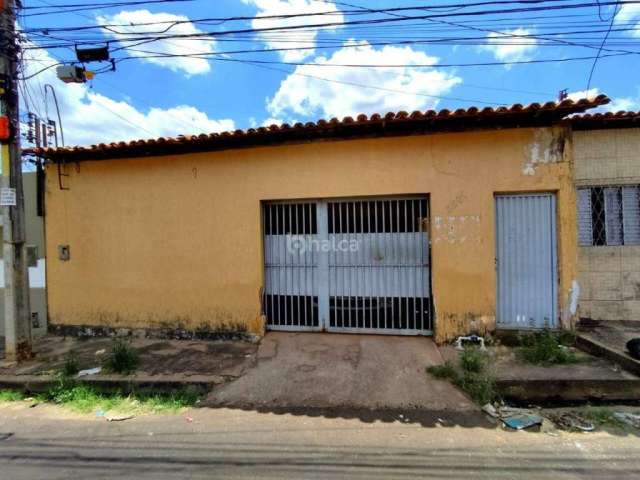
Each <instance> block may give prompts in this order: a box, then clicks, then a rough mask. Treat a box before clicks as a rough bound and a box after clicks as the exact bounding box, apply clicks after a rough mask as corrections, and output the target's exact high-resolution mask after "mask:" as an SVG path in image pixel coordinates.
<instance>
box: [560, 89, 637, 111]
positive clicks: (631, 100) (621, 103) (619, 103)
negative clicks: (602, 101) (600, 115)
mask: <svg viewBox="0 0 640 480" xmlns="http://www.w3.org/2000/svg"><path fill="white" fill-rule="evenodd" d="M599 94H600V91H599V90H598V89H597V88H590V89H589V90H580V91H577V92H570V93H569V95H567V98H569V99H571V100H573V101H576V100H580V99H582V98H594V97H596V96H597V95H599ZM638 110H640V91H639V93H638V95H637V96H636V97H617V98H612V99H611V102H610V103H608V104H607V105H602V106H601V107H598V108H594V109H592V110H589V111H588V112H587V113H597V112H619V111H627V112H631V111H638Z"/></svg>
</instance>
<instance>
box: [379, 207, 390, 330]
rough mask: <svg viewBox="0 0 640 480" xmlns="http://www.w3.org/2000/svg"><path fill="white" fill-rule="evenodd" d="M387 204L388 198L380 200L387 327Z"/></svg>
mask: <svg viewBox="0 0 640 480" xmlns="http://www.w3.org/2000/svg"><path fill="white" fill-rule="evenodd" d="M387 204H388V200H383V201H382V202H380V206H381V207H382V233H383V235H382V242H383V243H382V248H383V249H384V254H383V255H382V258H383V262H382V279H381V280H382V292H383V293H384V328H387V315H388V314H387V298H389V297H388V294H389V289H388V288H387V283H389V278H388V277H389V267H388V264H389V255H388V254H387V243H389V242H388V241H387V240H388V237H387V235H386V233H387V222H386V216H387V215H386V212H387Z"/></svg>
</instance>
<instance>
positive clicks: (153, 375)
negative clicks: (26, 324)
mask: <svg viewBox="0 0 640 480" xmlns="http://www.w3.org/2000/svg"><path fill="white" fill-rule="evenodd" d="M129 340H130V341H131V344H132V346H133V347H134V348H135V349H136V350H137V352H138V354H139V358H140V365H139V367H138V369H137V370H136V372H135V373H134V374H133V375H116V374H105V373H100V374H96V375H91V376H87V377H82V379H81V380H82V381H84V382H87V383H90V384H92V385H94V386H96V387H99V388H101V389H105V390H122V391H130V390H141V389H146V390H152V391H156V390H157V391H160V392H163V391H174V390H179V389H182V388H185V387H187V386H196V387H198V388H199V389H200V390H204V391H209V390H210V389H211V388H213V387H214V386H215V385H218V384H221V383H224V382H227V381H231V380H234V379H236V378H238V377H240V376H241V375H242V374H243V373H244V372H245V370H246V369H247V368H248V367H249V366H250V365H251V363H252V362H253V361H254V360H255V356H256V352H257V350H258V346H257V345H256V344H252V343H248V342H244V341H204V340H152V339H144V338H129ZM112 344H113V339H111V338H97V337H96V338H89V339H78V338H71V337H66V338H65V337H59V336H54V335H47V336H45V337H41V338H38V339H37V340H35V342H34V352H35V353H36V356H35V358H34V359H33V360H30V361H27V362H23V363H20V364H19V365H17V366H9V367H6V366H0V388H10V387H12V388H23V389H26V390H28V391H32V392H40V391H46V390H47V389H48V388H49V387H50V386H51V385H52V384H54V383H55V382H56V378H55V376H56V373H57V372H58V371H60V369H61V368H62V367H63V365H64V363H65V358H66V357H67V355H68V354H69V353H70V352H73V354H74V355H75V357H76V358H77V360H78V363H79V366H80V369H81V370H82V369H90V368H95V367H99V366H101V365H102V363H103V362H104V360H105V358H106V357H107V356H108V355H109V351H110V349H111V346H112Z"/></svg>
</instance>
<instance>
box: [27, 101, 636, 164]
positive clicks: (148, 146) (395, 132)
mask: <svg viewBox="0 0 640 480" xmlns="http://www.w3.org/2000/svg"><path fill="white" fill-rule="evenodd" d="M607 103H609V98H607V97H606V96H605V95H599V96H597V97H595V98H591V99H581V100H577V101H573V100H569V99H567V100H563V101H561V102H546V103H544V104H539V103H531V104H529V105H526V106H525V105H522V104H519V103H516V104H514V105H512V106H510V107H504V106H501V107H497V108H492V107H484V108H478V107H475V106H472V107H469V108H466V109H465V108H459V109H456V110H455V111H453V112H452V111H451V110H448V109H442V110H439V111H435V110H427V111H425V112H420V111H417V110H416V111H414V112H412V113H410V114H409V113H408V112H405V111H401V112H395V113H394V112H389V113H387V114H384V115H382V114H379V113H375V114H373V115H371V116H367V115H365V114H363V113H362V114H359V115H357V116H356V117H355V119H354V118H353V117H350V116H347V117H344V118H343V119H342V120H338V119H337V118H331V119H330V120H328V121H327V120H325V119H320V120H318V121H317V122H315V123H314V122H307V123H305V124H302V123H300V122H298V123H296V124H295V125H293V126H291V125H288V124H286V123H285V124H282V125H270V126H268V127H258V128H249V129H247V130H235V131H233V132H222V133H219V134H218V133H212V134H209V135H207V134H200V135H177V136H176V137H160V138H157V139H148V140H142V139H141V140H132V141H130V142H117V143H110V144H105V143H100V144H98V145H91V146H86V147H77V146H72V147H61V148H47V149H42V148H40V149H30V150H25V151H26V152H29V153H34V154H36V155H39V156H41V157H45V158H48V159H50V160H53V161H56V160H62V159H64V160H65V161H67V160H70V161H80V160H99V159H106V158H127V157H140V156H151V155H169V154H180V153H187V152H202V151H213V150H223V149H233V148H247V147H257V146H264V145H274V144H285V143H299V142H307V141H311V140H314V139H323V138H333V139H348V138H350V139H353V138H366V137H375V136H399V135H412V134H427V133H433V132H451V131H464V130H469V129H481V128H514V127H526V126H541V125H549V124H551V123H553V122H558V121H560V120H562V119H563V118H565V117H567V116H568V115H572V114H576V113H582V112H584V111H585V110H587V109H589V108H594V107H598V106H600V105H605V104H607ZM612 115H613V117H612V116H609V114H595V115H581V116H577V117H573V118H572V119H571V121H572V123H573V122H583V123H584V122H587V121H592V119H596V118H597V119H598V121H601V120H607V121H609V120H610V119H613V118H615V119H620V118H624V119H627V120H628V119H629V118H632V117H633V119H634V121H635V120H637V117H638V116H639V114H634V113H632V112H619V113H617V114H612ZM470 120H473V122H470Z"/></svg>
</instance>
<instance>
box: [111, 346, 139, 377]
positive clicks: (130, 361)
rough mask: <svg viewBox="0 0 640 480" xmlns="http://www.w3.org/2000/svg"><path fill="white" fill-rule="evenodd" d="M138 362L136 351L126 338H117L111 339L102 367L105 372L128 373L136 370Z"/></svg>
mask: <svg viewBox="0 0 640 480" xmlns="http://www.w3.org/2000/svg"><path fill="white" fill-rule="evenodd" d="M139 364H140V356H139V355H138V351H137V350H136V349H135V348H134V347H133V346H131V344H130V343H129V342H127V341H126V340H122V339H120V338H117V339H115V340H114V341H113V345H112V347H111V352H110V353H109V356H108V357H107V358H106V360H105V362H104V365H103V368H104V370H105V371H107V372H112V373H121V374H124V375H129V374H131V373H133V372H135V371H136V369H137V368H138V365H139Z"/></svg>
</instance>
